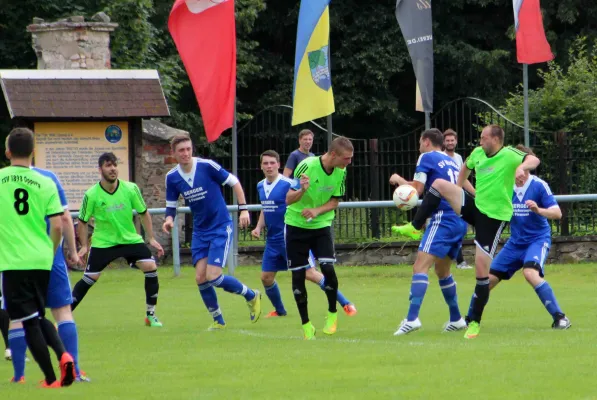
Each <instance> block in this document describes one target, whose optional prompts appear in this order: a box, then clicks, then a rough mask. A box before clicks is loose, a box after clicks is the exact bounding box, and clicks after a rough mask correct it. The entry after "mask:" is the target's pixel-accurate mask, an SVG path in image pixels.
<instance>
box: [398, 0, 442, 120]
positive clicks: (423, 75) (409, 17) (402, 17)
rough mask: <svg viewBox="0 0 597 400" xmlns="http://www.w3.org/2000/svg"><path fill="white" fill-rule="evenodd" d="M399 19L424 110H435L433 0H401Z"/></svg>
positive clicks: (399, 1)
mask: <svg viewBox="0 0 597 400" xmlns="http://www.w3.org/2000/svg"><path fill="white" fill-rule="evenodd" d="M396 19H398V25H400V30H401V31H402V35H403V36H404V40H405V41H406V45H407V46H408V53H409V54H410V58H411V60H412V64H413V68H414V70H415V77H416V78H417V81H418V84H419V89H420V90H421V99H422V103H423V110H424V111H425V112H429V113H431V112H433V28H432V25H431V0H398V1H397V2H396Z"/></svg>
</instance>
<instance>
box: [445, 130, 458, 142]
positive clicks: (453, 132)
mask: <svg viewBox="0 0 597 400" xmlns="http://www.w3.org/2000/svg"><path fill="white" fill-rule="evenodd" d="M448 136H454V139H458V134H457V133H456V131H455V130H454V129H450V128H448V129H446V130H445V131H444V139H445V138H447V137H448Z"/></svg>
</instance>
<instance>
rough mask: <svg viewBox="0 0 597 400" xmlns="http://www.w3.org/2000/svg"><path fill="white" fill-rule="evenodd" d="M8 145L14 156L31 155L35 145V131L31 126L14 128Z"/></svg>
mask: <svg viewBox="0 0 597 400" xmlns="http://www.w3.org/2000/svg"><path fill="white" fill-rule="evenodd" d="M6 145H7V146H8V150H10V152H11V154H12V155H13V157H17V158H24V157H29V156H31V154H32V153H33V148H34V147H35V140H34V138H33V131H31V129H29V128H14V129H13V130H12V131H10V133H9V134H8V138H7V139H6Z"/></svg>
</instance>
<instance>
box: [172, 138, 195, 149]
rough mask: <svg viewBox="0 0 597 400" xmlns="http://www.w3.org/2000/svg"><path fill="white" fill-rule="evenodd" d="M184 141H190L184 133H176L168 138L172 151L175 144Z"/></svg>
mask: <svg viewBox="0 0 597 400" xmlns="http://www.w3.org/2000/svg"><path fill="white" fill-rule="evenodd" d="M186 141H189V142H191V138H190V137H188V136H186V135H176V136H174V137H173V138H172V139H170V148H171V149H172V151H174V150H176V146H178V144H179V143H182V142H186Z"/></svg>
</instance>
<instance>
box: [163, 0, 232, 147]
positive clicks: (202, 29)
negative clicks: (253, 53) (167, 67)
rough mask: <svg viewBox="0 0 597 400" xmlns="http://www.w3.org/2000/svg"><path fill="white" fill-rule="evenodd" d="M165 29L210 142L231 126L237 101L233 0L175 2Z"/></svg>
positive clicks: (186, 0) (185, 0) (182, 0)
mask: <svg viewBox="0 0 597 400" xmlns="http://www.w3.org/2000/svg"><path fill="white" fill-rule="evenodd" d="M168 30H169V31H170V34H171V35H172V39H174V43H175V44H176V48H177V49H178V53H179V54H180V58H181V59H182V62H183V64H184V66H185V69H186V70H187V74H188V75H189V79H190V80H191V84H192V85H193V90H194V92H195V96H196V97H197V101H198V102H199V108H200V109H201V116H202V118H203V125H204V126H205V133H206V134H207V140H208V141H209V142H213V141H214V140H216V139H217V138H218V137H220V135H221V134H222V132H223V131H225V130H226V129H228V128H231V127H232V124H233V121H234V102H235V98H236V27H235V21H234V0H176V2H175V3H174V6H173V7H172V11H170V18H169V19H168Z"/></svg>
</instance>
